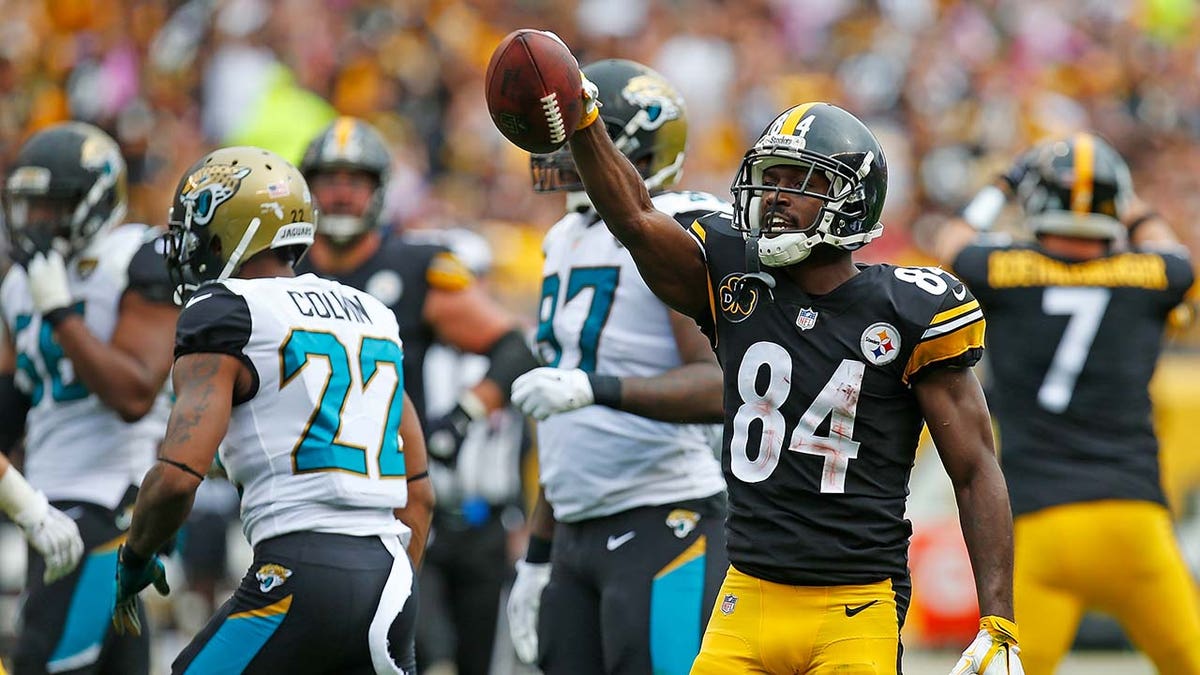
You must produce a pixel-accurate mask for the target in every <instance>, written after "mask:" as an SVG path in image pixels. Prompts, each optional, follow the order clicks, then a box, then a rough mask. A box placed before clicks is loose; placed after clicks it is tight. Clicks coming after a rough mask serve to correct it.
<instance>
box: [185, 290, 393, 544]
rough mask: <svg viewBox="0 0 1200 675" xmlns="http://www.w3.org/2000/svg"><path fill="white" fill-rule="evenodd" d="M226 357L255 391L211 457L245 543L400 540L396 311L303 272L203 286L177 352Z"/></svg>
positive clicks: (237, 409)
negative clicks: (225, 481) (294, 536)
mask: <svg viewBox="0 0 1200 675" xmlns="http://www.w3.org/2000/svg"><path fill="white" fill-rule="evenodd" d="M214 352H215V353H224V354H230V355H233V356H236V357H238V358H240V359H241V360H242V361H243V362H244V363H245V364H246V365H247V366H249V367H250V368H251V370H252V371H253V373H254V375H255V380H256V382H257V387H256V389H255V391H254V392H253V395H252V396H251V397H250V398H249V399H248V400H246V401H241V402H237V401H235V406H234V408H233V414H232V417H231V418H230V422H229V431H228V433H227V434H226V436H225V441H224V443H223V444H222V445H221V450H220V460H221V463H222V464H223V465H224V467H225V470H226V472H227V473H228V475H229V480H230V481H232V482H233V483H234V485H236V486H238V488H239V490H241V492H242V500H241V516H242V529H243V531H244V532H245V534H246V538H247V539H248V540H249V541H250V543H251V545H257V544H258V542H260V541H262V540H264V539H269V538H271V537H275V536H278V535H281V534H286V533H288V532H296V531H309V532H331V533H338V534H349V535H353V536H370V535H403V534H406V533H407V532H408V529H407V528H406V527H405V526H404V524H403V523H401V522H400V521H399V520H397V519H396V518H395V517H394V515H393V513H392V509H394V508H400V507H403V506H404V505H405V504H406V503H407V500H408V486H407V483H406V473H407V472H406V470H405V463H404V448H403V446H402V445H401V440H400V435H399V429H400V418H401V412H402V410H403V400H404V397H403V386H404V383H403V375H402V373H403V369H402V363H403V350H402V347H401V344H400V336H399V330H398V328H397V325H396V318H395V315H394V314H393V313H392V312H391V310H389V309H388V308H387V307H385V306H384V305H383V304H381V303H380V302H379V301H378V300H376V299H374V298H373V297H371V296H370V295H368V294H366V293H362V292H359V291H357V290H355V289H353V288H350V287H349V286H344V285H342V284H339V283H337V282H334V281H329V280H326V279H321V278H319V277H316V276H314V275H312V274H305V275H303V276H300V277H294V278H293V277H276V278H269V279H230V280H227V281H224V282H222V283H220V284H209V285H205V286H201V287H200V288H199V289H197V290H196V292H195V293H194V294H193V295H192V297H191V298H190V299H189V300H188V302H187V304H186V305H185V306H184V309H183V313H182V314H181V316H180V318H179V328H178V331H177V334H176V342H175V353H176V358H179V357H181V356H183V355H185V354H189V353H214Z"/></svg>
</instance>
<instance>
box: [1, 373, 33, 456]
mask: <svg viewBox="0 0 1200 675" xmlns="http://www.w3.org/2000/svg"><path fill="white" fill-rule="evenodd" d="M29 407H30V401H29V397H28V396H26V395H25V394H24V393H22V392H21V390H20V389H17V385H16V382H15V381H14V380H13V375H12V373H8V374H5V375H0V454H3V455H5V456H7V455H8V453H9V452H11V451H12V449H13V447H14V446H15V445H16V444H17V441H19V440H20V439H21V436H23V435H24V434H25V416H26V415H28V414H29Z"/></svg>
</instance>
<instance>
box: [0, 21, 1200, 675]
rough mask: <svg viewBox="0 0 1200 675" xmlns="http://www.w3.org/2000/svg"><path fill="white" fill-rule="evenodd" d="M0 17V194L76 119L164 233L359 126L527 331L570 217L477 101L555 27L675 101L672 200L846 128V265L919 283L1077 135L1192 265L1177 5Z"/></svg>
mask: <svg viewBox="0 0 1200 675" xmlns="http://www.w3.org/2000/svg"><path fill="white" fill-rule="evenodd" d="M0 12H3V16H4V17H5V18H4V19H3V21H0V89H2V90H3V91H4V92H5V95H4V96H3V97H0V175H6V174H7V167H8V164H9V162H10V161H11V160H12V159H13V157H14V156H15V154H16V152H17V150H18V148H19V147H20V146H21V144H22V143H23V142H24V140H25V139H26V138H28V136H29V135H30V134H31V133H33V132H35V131H37V130H39V129H42V128H45V127H46V126H48V125H51V124H53V123H56V122H60V121H63V120H68V119H75V120H83V121H87V122H90V123H92V124H95V125H97V126H99V127H100V128H102V129H104V130H105V131H107V132H109V133H110V134H111V135H112V136H113V137H114V138H115V139H116V140H117V141H118V143H119V144H120V147H121V150H122V152H123V154H124V156H125V158H126V160H127V162H128V166H129V181H130V185H129V187H130V213H129V216H128V220H129V221H132V222H145V223H148V224H151V225H164V224H165V221H166V214H167V209H168V206H169V205H170V201H171V198H172V195H173V193H174V191H175V188H176V185H175V184H176V181H177V180H178V179H179V176H180V175H181V174H182V173H183V172H184V169H185V168H186V167H187V166H188V165H189V164H191V163H192V162H193V161H194V159H195V158H197V157H200V156H201V155H203V154H204V153H206V152H208V151H210V150H212V149H214V148H217V147H221V146H226V145H242V144H246V145H257V146H261V147H264V148H269V149H271V150H273V151H275V152H277V153H279V154H280V155H282V156H283V157H285V158H287V159H288V160H290V161H292V162H294V163H297V164H298V163H299V161H300V159H301V155H302V153H303V152H304V149H305V146H306V144H307V142H308V141H309V139H311V138H313V137H314V136H315V135H316V134H317V133H318V132H319V131H320V130H321V129H322V128H324V127H326V126H327V125H328V124H329V123H330V122H332V121H333V120H334V119H335V118H336V117H337V116H338V115H349V116H355V117H360V118H362V119H365V120H368V121H370V122H371V123H372V124H373V125H374V126H375V127H376V128H378V129H379V130H380V131H381V132H382V133H383V134H384V136H385V137H386V139H387V140H388V141H389V142H390V144H391V145H392V148H393V151H394V159H395V165H394V167H393V171H392V173H391V179H390V182H389V184H388V186H387V196H386V199H385V216H384V217H383V218H382V219H381V221H382V222H387V223H392V227H393V228H395V229H397V230H400V229H403V230H407V231H412V230H418V229H442V228H466V229H470V230H473V231H475V232H478V233H479V234H482V235H484V236H485V237H486V238H487V239H488V240H489V242H490V243H491V245H492V247H493V250H494V266H493V268H492V271H491V274H490V278H489V290H490V291H491V292H492V293H494V294H495V295H496V296H497V297H498V298H499V299H500V300H501V301H502V302H503V303H504V304H505V305H507V306H508V307H509V309H511V310H513V311H514V313H515V314H516V315H517V316H520V317H522V318H523V319H525V320H526V321H527V322H528V324H529V325H530V326H532V324H533V321H534V317H535V311H534V308H535V307H536V304H537V301H538V292H539V286H540V284H541V270H542V264H541V260H542V252H541V241H542V237H543V235H544V233H545V230H546V228H547V227H548V226H549V225H550V224H551V223H553V222H555V220H557V219H558V217H559V216H560V215H561V200H560V199H558V198H556V197H549V198H547V197H546V196H545V195H539V194H536V193H534V192H533V191H532V190H531V189H530V181H529V168H528V155H527V154H526V153H524V152H522V151H520V150H519V149H517V148H516V147H514V146H512V145H511V144H509V143H508V142H507V141H505V139H504V138H503V137H502V136H501V135H500V134H499V133H498V132H497V131H496V130H495V127H494V126H493V124H492V122H491V120H490V119H489V116H488V113H487V109H486V106H485V104H484V97H483V89H484V73H485V70H486V67H487V62H488V58H489V57H490V55H491V53H492V49H493V47H494V46H495V45H496V44H497V43H498V42H499V41H500V40H501V39H502V38H503V36H504V35H506V34H507V33H509V32H510V31H511V30H513V29H516V28H519V27H525V26H534V27H544V28H550V29H553V30H554V31H556V32H557V33H558V34H559V35H561V36H562V37H563V39H564V40H565V41H566V42H567V43H568V44H570V45H571V46H572V49H573V51H574V52H575V53H576V55H577V56H578V57H579V60H580V61H581V62H585V63H586V62H590V61H594V60H596V59H600V58H606V57H621V58H628V59H633V60H637V61H640V62H642V63H645V64H648V65H650V66H652V67H653V68H655V69H656V70H658V71H659V72H660V73H662V74H663V75H664V76H665V77H666V78H667V79H669V80H670V81H671V82H673V83H674V84H675V85H676V87H677V88H678V89H679V91H680V93H681V94H682V95H683V97H684V98H685V99H686V101H687V103H688V112H689V122H690V139H689V143H688V155H687V163H686V167H685V171H684V174H683V178H682V180H681V182H680V186H681V187H684V188H688V189H696V190H705V191H710V192H712V193H714V194H717V195H720V196H727V195H728V191H729V170H730V167H734V166H737V164H738V162H739V161H740V159H741V153H742V152H743V151H744V149H745V148H746V147H748V146H749V144H750V143H751V142H752V141H753V139H754V138H755V137H756V136H757V135H758V133H759V132H760V130H761V129H762V127H763V126H764V124H766V123H767V122H768V121H770V119H771V118H772V117H773V116H774V115H775V114H776V113H777V112H778V111H779V110H781V109H784V108H786V107H788V106H790V105H792V104H793V103H795V102H797V101H807V100H826V101H831V102H836V103H837V104H838V105H840V106H843V107H845V108H846V109H848V110H851V111H853V112H854V113H855V114H856V115H858V116H859V117H860V118H861V119H862V120H863V121H864V122H866V123H867V124H868V125H869V126H870V127H871V129H873V130H874V131H875V133H876V134H877V135H878V137H879V138H880V141H881V142H882V145H883V147H884V150H885V152H886V154H887V157H888V163H889V165H890V172H889V175H890V183H889V188H888V193H889V199H888V201H887V207H886V209H885V212H884V215H883V221H884V222H885V223H886V224H887V229H886V230H885V234H884V236H883V237H882V238H881V239H880V240H879V241H878V242H876V243H875V244H873V245H872V246H871V247H868V248H866V249H864V251H863V252H862V254H861V255H859V258H860V259H861V260H863V261H867V262H875V261H883V260H887V261H892V262H897V263H901V264H909V263H919V264H927V263H930V264H931V263H932V259H930V258H928V257H927V256H926V255H925V254H922V253H921V252H920V251H919V250H918V246H917V243H920V241H919V240H920V239H921V238H922V237H926V236H929V233H930V232H931V231H933V230H935V229H936V225H938V224H939V223H940V222H941V221H943V220H945V219H946V218H948V217H949V216H951V215H953V214H955V213H957V212H958V211H959V210H960V209H961V208H962V207H963V205H964V204H965V203H966V202H967V201H968V200H969V199H970V197H971V196H972V195H973V194H975V192H976V190H978V189H979V188H980V187H981V186H983V185H984V184H987V183H989V182H990V181H992V180H993V179H994V177H995V176H996V175H997V174H998V173H999V172H1001V171H1003V170H1004V169H1005V168H1006V167H1007V166H1008V165H1009V163H1010V162H1011V161H1012V158H1013V157H1014V156H1016V155H1017V154H1019V152H1020V151H1022V150H1023V149H1025V148H1028V147H1029V146H1030V145H1032V144H1033V143H1035V142H1037V141H1039V140H1041V139H1043V138H1045V137H1048V136H1055V135H1063V134H1066V133H1069V132H1073V131H1076V130H1079V129H1084V128H1086V129H1089V130H1092V131H1094V132H1095V133H1097V134H1099V135H1100V136H1102V137H1104V138H1106V139H1107V140H1108V141H1110V142H1111V143H1112V145H1113V146H1114V147H1115V148H1116V150H1117V151H1118V152H1120V153H1121V155H1122V156H1123V157H1124V158H1125V159H1126V160H1127V161H1128V163H1129V165H1130V168H1131V169H1132V172H1133V178H1134V183H1135V184H1136V185H1137V186H1138V188H1139V195H1140V196H1141V197H1142V198H1143V199H1144V200H1145V201H1146V202H1149V203H1151V204H1153V205H1154V206H1155V208H1156V209H1157V210H1158V211H1160V212H1161V213H1162V215H1163V216H1164V217H1165V218H1166V220H1167V221H1168V222H1170V223H1171V224H1172V225H1173V226H1174V228H1175V230H1176V232H1177V233H1178V235H1179V237H1180V239H1181V240H1182V241H1183V242H1184V243H1185V244H1187V245H1188V247H1189V248H1190V249H1191V250H1192V251H1193V252H1197V251H1200V223H1198V222H1197V221H1196V219H1195V218H1194V216H1193V214H1194V213H1196V212H1200V178H1198V177H1197V176H1200V78H1198V77H1197V75H1200V73H1198V72H1197V71H1198V70H1200V21H1198V20H1197V12H1198V10H1197V7H1196V5H1195V3H1193V2H1190V1H1189V0H1084V1H1079V0H876V1H870V0H742V1H739V2H723V1H721V0H517V1H511V0H406V1H405V2H390V1H387V0H186V1H178V0H172V1H168V2H163V1H160V0H113V1H108V0H0ZM8 265H9V261H8V258H7V256H6V255H5V254H4V242H3V237H0V271H3V270H4V269H6V268H7V266H8ZM1198 333H1200V331H1197V330H1195V329H1193V330H1191V331H1190V333H1189V334H1188V335H1187V336H1185V340H1184V341H1185V343H1186V344H1188V345H1190V346H1192V347H1196V346H1200V335H1198ZM1176 344H1179V343H1176ZM225 497H226V498H229V495H225ZM228 506H229V505H228V504H225V505H224V506H223V507H221V510H223V511H224V512H226V513H227V512H228V511H229V509H228ZM226 517H228V515H227V516H226ZM513 541H514V542H516V541H523V539H522V538H520V537H517V536H514V538H513ZM517 547H519V545H517V544H515V543H514V549H515V548H517ZM520 553H521V552H520V551H517V550H514V551H513V555H514V556H517V555H519V554H520ZM210 557H211V556H210ZM6 559H7V558H3V557H0V561H2V560H6ZM212 564H213V565H216V564H219V563H217V562H213V563H212ZM0 567H3V564H0ZM0 576H3V575H0ZM210 593H211V591H210ZM217 595H218V598H217V600H218V602H219V601H220V599H221V598H222V597H223V596H222V595H221V594H220V593H218V594H217ZM211 601H212V600H211V598H209V599H208V602H211ZM0 611H2V608H0ZM8 620H9V619H8V618H7V617H5V618H4V619H3V620H0V634H2V633H3V632H4V627H5V625H6V622H7V621H8ZM2 645H3V643H2V642H0V646H2ZM2 653H3V651H2V650H0V654H2Z"/></svg>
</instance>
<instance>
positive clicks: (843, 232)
mask: <svg viewBox="0 0 1200 675" xmlns="http://www.w3.org/2000/svg"><path fill="white" fill-rule="evenodd" d="M785 138H786V137H785ZM874 159H875V158H874V157H873V156H872V154H871V153H870V152H867V153H865V155H864V156H863V161H862V164H861V166H859V167H852V166H850V165H848V164H846V163H844V162H842V161H840V160H838V159H837V158H833V157H826V156H824V155H821V154H818V153H813V152H809V151H807V150H804V149H795V148H793V147H790V146H789V144H787V143H782V144H777V143H774V142H772V141H770V139H769V138H767V139H764V140H763V141H760V142H759V143H758V144H756V145H755V147H753V148H751V150H750V151H749V152H747V153H746V157H745V158H744V159H743V160H742V165H741V169H740V170H739V171H738V177H737V179H736V181H735V182H734V184H733V187H732V188H731V190H732V192H733V197H734V224H733V227H734V229H736V230H740V231H741V232H742V233H743V235H744V236H745V237H746V238H747V240H755V239H756V240H757V245H758V252H759V258H760V260H761V261H762V263H763V264H764V265H767V266H768V267H783V266H786V265H791V264H794V263H797V262H800V261H802V260H804V259H805V258H807V257H808V256H809V254H810V253H811V252H812V249H813V248H814V247H815V246H817V245H818V244H829V245H831V246H834V247H837V248H841V249H844V250H848V251H853V250H855V249H858V248H861V247H862V246H864V245H865V244H867V243H868V242H870V241H871V240H873V239H875V238H877V237H879V236H880V235H881V234H882V233H883V225H882V224H881V223H879V222H875V223H873V224H871V225H870V226H869V227H867V226H866V223H865V220H866V218H867V217H868V215H869V212H870V209H869V205H868V200H867V195H866V193H865V190H864V186H863V181H862V179H863V177H865V176H866V175H867V172H869V170H870V168H871V163H872V161H874ZM776 166H795V167H798V168H801V169H803V170H805V174H804V180H803V181H802V182H801V183H800V184H799V185H798V186H796V187H791V186H783V185H768V184H766V182H765V181H764V179H763V174H764V173H765V172H766V171H767V170H768V169H770V168H772V167H776ZM816 175H821V176H823V177H824V178H825V181H824V182H825V184H826V185H828V187H827V188H825V189H821V188H819V187H818V185H817V183H820V182H821V181H817V182H816V183H814V181H813V177H814V176H816ZM780 194H791V195H796V196H797V197H799V198H812V199H816V200H819V201H820V202H821V204H822V205H821V208H820V210H819V211H818V212H817V214H816V216H815V217H814V218H813V220H812V221H811V222H809V223H790V222H787V220H786V218H785V217H783V216H782V215H780V214H778V213H777V212H776V211H775V210H773V209H771V210H768V211H767V212H765V213H764V210H763V197H764V196H765V195H775V196H776V197H778V195H780ZM770 202H771V203H772V204H777V203H778V200H777V199H771V200H770Z"/></svg>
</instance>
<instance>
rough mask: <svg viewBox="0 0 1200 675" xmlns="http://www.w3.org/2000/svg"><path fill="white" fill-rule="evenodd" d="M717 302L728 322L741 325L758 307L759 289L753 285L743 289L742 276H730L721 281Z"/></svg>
mask: <svg viewBox="0 0 1200 675" xmlns="http://www.w3.org/2000/svg"><path fill="white" fill-rule="evenodd" d="M717 301H718V302H719V303H720V305H721V314H722V315H723V316H724V317H725V319H726V320H728V321H729V322H730V323H741V322H742V321H745V320H746V319H748V318H750V315H751V314H753V313H754V310H755V308H757V307H758V289H757V288H755V287H754V286H752V285H751V286H745V287H743V285H742V275H740V274H730V275H727V276H726V277H725V278H724V279H722V280H721V285H720V287H719V288H718V290H717Z"/></svg>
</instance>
